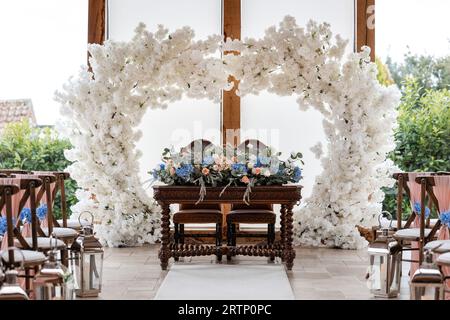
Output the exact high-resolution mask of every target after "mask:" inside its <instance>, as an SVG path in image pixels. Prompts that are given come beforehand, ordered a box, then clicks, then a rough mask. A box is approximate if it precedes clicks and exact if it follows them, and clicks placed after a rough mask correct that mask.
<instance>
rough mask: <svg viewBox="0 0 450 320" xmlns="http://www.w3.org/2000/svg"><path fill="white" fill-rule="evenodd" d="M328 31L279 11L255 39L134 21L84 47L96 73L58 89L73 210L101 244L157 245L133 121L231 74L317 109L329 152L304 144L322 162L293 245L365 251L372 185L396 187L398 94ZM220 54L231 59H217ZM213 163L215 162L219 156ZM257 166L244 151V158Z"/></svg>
mask: <svg viewBox="0 0 450 320" xmlns="http://www.w3.org/2000/svg"><path fill="white" fill-rule="evenodd" d="M331 35H332V33H331V28H330V25H328V24H319V23H316V22H314V21H310V22H309V23H308V24H307V26H306V27H305V28H300V27H298V26H297V25H296V22H295V19H293V18H292V17H286V18H285V19H284V20H283V21H282V22H281V23H280V24H279V26H278V27H271V28H269V29H268V30H267V31H266V33H265V35H264V36H263V37H262V38H261V39H246V40H245V41H239V40H233V41H227V42H226V43H225V44H223V43H220V39H221V36H220V35H217V36H211V37H208V39H207V40H203V41H197V40H194V32H193V30H192V29H190V28H187V27H186V28H182V29H178V30H176V31H175V32H173V33H171V34H170V37H169V32H168V30H167V29H165V28H164V27H163V26H159V27H158V29H157V30H156V32H154V33H151V32H148V31H147V30H146V29H145V25H143V24H140V25H139V26H138V27H137V28H136V31H135V36H134V37H133V39H132V40H131V41H128V42H116V41H111V40H108V41H106V42H105V44H104V45H102V46H101V45H90V46H89V51H90V53H91V58H90V64H91V66H92V69H93V73H94V74H95V77H93V73H91V72H89V70H88V68H87V67H86V66H84V67H83V68H82V69H81V70H80V72H79V75H78V77H77V78H73V79H70V80H69V82H68V83H67V84H65V85H64V86H63V90H62V92H58V93H57V94H56V99H57V100H58V101H59V102H60V103H61V112H62V113H63V116H65V117H66V121H65V123H64V126H60V130H61V131H62V134H64V136H65V137H68V138H69V139H70V142H71V143H72V145H73V149H71V150H68V151H66V152H65V155H66V157H67V158H68V159H69V160H71V161H72V162H73V163H72V165H71V166H70V167H69V168H67V170H68V171H69V172H70V173H71V176H72V177H73V178H74V179H75V180H76V181H77V183H78V186H79V188H80V190H78V191H77V193H76V196H77V199H78V200H79V202H78V203H77V204H76V205H74V206H73V208H72V210H73V212H74V213H75V216H76V214H77V213H79V212H82V211H84V210H87V211H90V212H92V213H93V214H94V216H95V219H96V221H98V222H99V224H98V225H96V232H97V235H98V236H99V237H100V239H101V241H102V242H103V243H105V244H107V245H109V246H118V245H121V244H128V245H137V244H142V243H145V242H150V243H152V242H155V241H157V240H158V239H159V237H160V225H161V222H160V208H159V206H158V205H157V204H156V203H155V202H154V201H153V200H152V199H150V198H149V197H148V195H147V194H146V192H145V190H144V189H143V187H142V183H141V181H140V179H139V176H138V170H137V168H138V167H139V166H138V158H139V156H140V153H139V152H136V151H135V146H136V142H137V141H138V140H139V138H140V136H141V134H140V133H137V132H134V128H135V127H136V126H137V125H138V124H139V122H140V120H141V119H142V117H143V116H144V114H145V112H146V111H147V108H165V107H167V106H168V105H169V104H170V103H172V102H174V101H177V100H179V99H181V98H182V97H183V95H184V94H186V96H187V97H190V98H209V99H211V100H213V101H219V100H220V97H221V91H222V90H231V88H232V83H229V82H228V78H229V75H233V76H234V77H235V78H236V79H238V80H239V87H238V88H236V89H237V91H236V93H237V94H239V95H240V96H245V95H247V94H258V93H259V92H260V91H261V90H267V91H269V92H271V93H275V94H278V95H282V96H286V95H294V96H296V100H297V103H298V105H299V107H300V109H301V110H303V109H307V108H309V107H314V108H316V109H317V110H318V111H319V112H321V113H322V114H323V116H324V122H323V127H324V132H325V135H326V137H327V141H328V144H327V146H326V150H327V155H326V156H324V155H323V152H322V151H321V150H322V147H321V146H320V147H319V145H316V146H314V147H313V148H311V150H312V151H313V152H314V153H315V155H316V157H321V163H322V165H323V172H322V173H321V174H320V175H319V176H317V177H316V182H315V184H314V187H313V190H312V192H311V194H312V195H311V196H310V197H309V199H306V200H305V203H304V205H303V207H302V208H301V209H300V210H299V211H298V212H296V215H295V219H296V223H295V228H294V232H295V242H296V243H299V244H305V245H313V246H322V245H325V246H330V247H334V246H339V247H342V248H359V247H361V246H363V245H364V244H365V241H364V240H363V239H362V238H361V237H360V236H359V234H358V232H357V230H356V229H355V225H356V224H363V225H365V226H371V225H373V224H375V223H376V216H377V213H378V212H380V211H381V201H382V198H383V194H382V192H380V189H381V188H382V187H384V186H390V185H392V183H393V180H392V179H391V178H390V177H389V175H390V173H391V172H392V170H391V169H392V164H390V163H388V162H385V160H386V155H387V153H389V152H390V151H391V150H392V149H393V146H394V139H393V128H394V127H395V122H396V112H395V107H396V106H397V104H398V103H399V98H400V93H399V91H398V90H397V89H396V88H395V87H393V86H392V87H390V88H385V87H383V86H381V85H380V84H379V83H378V81H377V79H376V66H375V65H374V64H373V63H370V49H369V48H364V49H363V52H360V53H352V54H350V55H349V56H348V57H347V58H346V59H345V60H344V59H343V53H344V52H345V46H346V45H347V42H348V41H346V40H343V39H342V38H341V37H339V36H336V37H335V38H334V39H333V38H332V36H331ZM318 48H320V50H319V49H318ZM219 50H223V51H226V50H238V51H239V52H240V55H234V54H227V55H224V56H223V58H220V57H219V55H215V53H218V52H219ZM150 71H151V72H150ZM299 74H301V76H299ZM301 134H302V133H301V132H299V133H298V135H299V138H301ZM249 148H250V149H253V146H250V145H249ZM240 157H242V155H238V158H239V159H240V160H241V158H240ZM214 160H215V161H217V162H216V164H217V165H219V163H220V159H214ZM255 161H256V155H253V154H251V155H250V162H252V163H253V162H255ZM177 165H179V162H176V163H175V164H174V166H177ZM292 165H294V164H293V163H290V164H289V166H292ZM250 166H251V165H250ZM169 167H170V166H169V165H168V168H169ZM271 170H272V172H275V171H276V170H277V168H276V166H275V165H274V166H273V167H271V169H266V170H264V171H263V174H264V175H267V176H270V174H271V172H270V171H271Z"/></svg>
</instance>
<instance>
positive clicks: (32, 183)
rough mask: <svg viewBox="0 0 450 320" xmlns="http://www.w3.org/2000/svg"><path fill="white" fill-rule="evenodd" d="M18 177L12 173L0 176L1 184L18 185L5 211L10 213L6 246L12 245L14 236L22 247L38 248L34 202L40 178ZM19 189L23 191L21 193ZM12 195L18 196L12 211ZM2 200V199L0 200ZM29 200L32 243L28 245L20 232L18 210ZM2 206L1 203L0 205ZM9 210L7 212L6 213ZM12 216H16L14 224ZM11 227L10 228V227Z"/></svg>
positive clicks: (31, 176)
mask: <svg viewBox="0 0 450 320" xmlns="http://www.w3.org/2000/svg"><path fill="white" fill-rule="evenodd" d="M19 176H20V177H15V176H14V175H12V176H11V177H8V178H0V181H1V184H3V185H15V186H17V187H18V191H17V192H15V193H14V195H12V196H11V197H9V199H10V205H11V208H8V207H7V210H6V213H7V214H10V218H7V224H8V239H7V241H8V246H10V247H11V246H13V245H14V238H16V239H17V240H18V241H19V242H20V244H21V246H22V247H23V248H24V249H28V250H30V249H33V250H37V249H38V243H37V237H38V227H39V226H38V222H37V220H38V218H37V215H36V203H37V201H36V200H37V197H36V190H37V188H39V187H40V186H41V185H42V180H41V179H39V178H38V177H36V176H33V175H19ZM20 191H24V192H23V193H21V192H20ZM12 197H19V198H18V199H17V200H18V207H17V208H16V210H15V211H14V212H13V211H12V210H13V209H12V199H13V198H12ZM7 199H8V198H6V200H5V201H7ZM2 202H3V200H2ZM27 202H29V206H30V211H31V222H30V223H31V238H32V245H31V246H30V245H29V244H28V242H27V241H25V239H24V237H23V236H22V234H21V232H20V226H21V224H22V221H21V220H20V219H19V216H20V212H21V211H22V209H23V208H24V207H25V205H26V204H27ZM1 207H3V205H1ZM8 212H9V213H8ZM13 218H17V221H16V223H15V224H13ZM10 228H12V229H10Z"/></svg>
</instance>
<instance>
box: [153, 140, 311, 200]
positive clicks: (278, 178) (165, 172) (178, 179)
mask: <svg viewBox="0 0 450 320" xmlns="http://www.w3.org/2000/svg"><path fill="white" fill-rule="evenodd" d="M226 150H230V148H229V147H227V148H226V149H225V150H224V149H222V148H218V147H210V148H207V149H206V150H205V151H204V157H203V158H202V157H200V159H199V157H198V154H199V153H197V154H195V152H194V154H193V153H192V152H191V151H183V149H182V150H181V151H180V152H175V151H174V150H173V149H172V150H170V149H164V152H163V154H162V159H163V162H162V163H160V164H159V165H157V166H156V168H155V169H153V171H152V175H153V179H154V180H155V181H161V182H163V183H165V184H168V185H194V186H200V197H199V200H198V202H197V203H200V202H201V201H203V198H204V197H205V195H206V187H207V186H212V187H220V186H222V187H223V190H222V192H221V194H220V195H222V194H223V192H225V190H226V188H228V187H229V186H231V185H234V186H246V187H247V188H246V191H245V193H244V194H243V201H244V202H245V203H246V204H250V201H251V200H250V193H251V190H252V188H253V187H254V186H263V185H266V186H267V185H282V184H286V183H290V182H293V183H298V182H299V181H300V179H301V178H302V171H301V169H300V167H299V166H298V164H299V163H301V164H304V163H303V161H302V160H301V158H302V157H303V155H302V154H301V153H300V152H297V153H292V154H291V155H290V157H289V158H288V159H287V160H286V161H282V160H280V159H279V156H280V155H281V153H280V152H276V151H275V150H274V149H273V148H270V147H266V148H264V149H263V150H259V152H258V150H256V149H254V148H253V146H252V145H250V144H249V145H248V146H247V150H246V151H244V150H240V149H235V150H233V152H232V154H231V155H228V156H227V155H226Z"/></svg>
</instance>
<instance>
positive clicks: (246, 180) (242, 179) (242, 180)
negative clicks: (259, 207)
mask: <svg viewBox="0 0 450 320" xmlns="http://www.w3.org/2000/svg"><path fill="white" fill-rule="evenodd" d="M241 182H243V183H245V184H248V183H249V182H250V179H249V178H248V177H247V176H243V177H242V178H241Z"/></svg>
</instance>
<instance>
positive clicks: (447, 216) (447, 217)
mask: <svg viewBox="0 0 450 320" xmlns="http://www.w3.org/2000/svg"><path fill="white" fill-rule="evenodd" d="M439 219H440V220H441V223H442V224H443V225H446V226H447V227H449V228H450V211H446V212H443V213H441V214H440V215H439Z"/></svg>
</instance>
